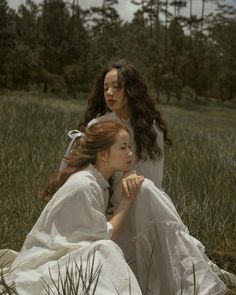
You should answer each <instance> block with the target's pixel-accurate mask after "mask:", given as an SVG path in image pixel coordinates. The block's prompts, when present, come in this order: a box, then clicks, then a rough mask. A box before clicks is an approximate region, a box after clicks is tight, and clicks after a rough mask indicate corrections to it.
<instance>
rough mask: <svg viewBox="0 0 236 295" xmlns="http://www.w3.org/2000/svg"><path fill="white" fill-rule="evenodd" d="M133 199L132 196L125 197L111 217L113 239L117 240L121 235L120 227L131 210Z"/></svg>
mask: <svg viewBox="0 0 236 295" xmlns="http://www.w3.org/2000/svg"><path fill="white" fill-rule="evenodd" d="M132 203H133V200H132V198H127V197H123V198H122V199H121V201H120V203H119V205H118V207H117V209H116V211H115V212H114V214H113V216H112V218H111V219H110V221H109V222H110V223H111V224H112V226H113V231H112V236H111V240H113V241H115V240H116V239H117V237H118V235H119V232H120V229H121V227H122V224H123V223H124V220H125V218H126V216H127V214H128V212H129V209H130V207H131V206H132Z"/></svg>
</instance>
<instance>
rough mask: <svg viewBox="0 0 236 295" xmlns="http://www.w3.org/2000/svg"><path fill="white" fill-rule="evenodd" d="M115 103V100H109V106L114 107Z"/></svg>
mask: <svg viewBox="0 0 236 295" xmlns="http://www.w3.org/2000/svg"><path fill="white" fill-rule="evenodd" d="M114 103H116V101H115V100H114V99H108V100H107V104H109V105H113V104H114Z"/></svg>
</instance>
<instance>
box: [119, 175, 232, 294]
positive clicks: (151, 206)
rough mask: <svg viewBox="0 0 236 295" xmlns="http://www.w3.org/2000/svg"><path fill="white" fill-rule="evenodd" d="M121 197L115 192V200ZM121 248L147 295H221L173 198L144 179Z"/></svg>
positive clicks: (220, 285) (202, 250)
mask: <svg viewBox="0 0 236 295" xmlns="http://www.w3.org/2000/svg"><path fill="white" fill-rule="evenodd" d="M117 194H118V192H117V191H115V192H114V197H116V195H117ZM117 244H118V245H119V246H120V247H121V249H122V250H123V252H124V255H125V258H126V261H127V262H128V263H129V265H130V267H131V269H132V270H133V272H134V274H135V275H136V277H137V279H138V282H139V284H140V286H141V289H142V291H143V294H147V295H148V294H153V295H169V294H175V295H181V294H183V295H194V294H199V295H208V294H211V295H223V294H226V292H227V288H226V286H225V285H224V283H223V282H222V281H221V280H220V278H219V277H218V275H217V274H216V273H215V271H214V269H213V267H212V266H213V263H212V262H211V261H210V260H209V258H208V257H207V256H206V254H205V248H204V246H203V245H202V244H201V243H200V241H198V240H197V239H195V238H194V237H192V236H191V235H190V234H189V231H188V228H187V227H186V226H185V225H184V223H183V222H182V220H181V218H180V216H179V215H178V213H177V211H176V209H175V206H174V204H173V203H172V201H171V199H170V198H169V196H168V195H167V194H166V193H164V192H163V191H161V190H159V189H158V188H157V187H156V186H155V185H154V183H153V182H152V181H150V180H147V179H145V181H144V182H143V184H142V188H141V191H140V193H139V195H138V197H137V199H136V201H135V203H134V205H133V207H132V208H131V210H130V212H129V214H128V217H127V219H126V221H125V224H124V226H123V228H122V231H121V233H120V235H119V238H118V241H117Z"/></svg>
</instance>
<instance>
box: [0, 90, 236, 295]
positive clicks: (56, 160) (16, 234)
mask: <svg viewBox="0 0 236 295" xmlns="http://www.w3.org/2000/svg"><path fill="white" fill-rule="evenodd" d="M85 104H86V101H85V100H83V98H81V101H78V100H77V101H76V100H63V99H60V98H57V97H53V96H51V97H50V96H44V95H40V94H36V93H28V94H27V93H24V92H15V93H2V94H1V95H0V130H1V132H0V149H1V153H0V165H1V166H0V187H1V190H0V224H1V226H0V248H1V249H2V248H11V249H14V250H20V248H21V246H22V243H23V241H24V239H25V236H26V235H27V233H28V232H29V231H30V229H31V227H32V226H33V224H34V223H35V221H36V220H37V218H38V216H39V214H40V212H41V211H42V209H43V207H44V204H43V203H42V202H41V201H40V200H39V199H38V196H37V194H38V192H39V191H40V190H41V189H42V188H44V187H45V186H46V185H47V183H48V180H49V179H50V177H51V176H52V175H53V174H54V173H55V172H56V171H57V169H58V167H59V165H60V161H61V159H62V157H63V155H64V152H65V150H66V148H67V146H68V143H69V140H68V138H67V132H68V131H69V130H71V129H76V127H77V123H78V121H79V119H80V116H81V114H82V112H83V108H84V106H85ZM161 109H162V111H163V115H164V118H165V119H166V121H167V123H168V128H169V135H170V137H171V139H172V141H173V145H172V147H166V149H165V171H164V183H163V186H164V188H165V191H166V192H167V193H168V195H169V196H170V197H171V198H172V200H173V202H174V203H175V205H176V207H177V210H178V212H179V213H180V215H181V216H182V218H183V220H184V222H185V224H186V225H187V226H188V228H189V231H190V233H191V234H192V235H193V236H195V237H196V238H198V239H199V240H200V241H201V242H202V243H203V244H204V245H205V247H206V252H207V255H208V256H209V257H210V258H211V259H212V260H213V261H215V262H216V263H218V264H219V265H220V266H221V267H222V268H225V269H227V270H229V271H231V272H234V273H236V104H234V105H233V104H227V105H226V104H224V105H219V104H214V103H209V104H208V105H187V104H182V105H179V106H176V105H162V106H161ZM230 294H236V293H233V291H231V293H230Z"/></svg>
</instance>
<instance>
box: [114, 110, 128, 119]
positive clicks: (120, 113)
mask: <svg viewBox="0 0 236 295" xmlns="http://www.w3.org/2000/svg"><path fill="white" fill-rule="evenodd" d="M115 113H116V115H117V116H118V117H119V118H120V119H121V120H125V121H128V120H129V119H130V112H129V111H128V110H121V111H115Z"/></svg>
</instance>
